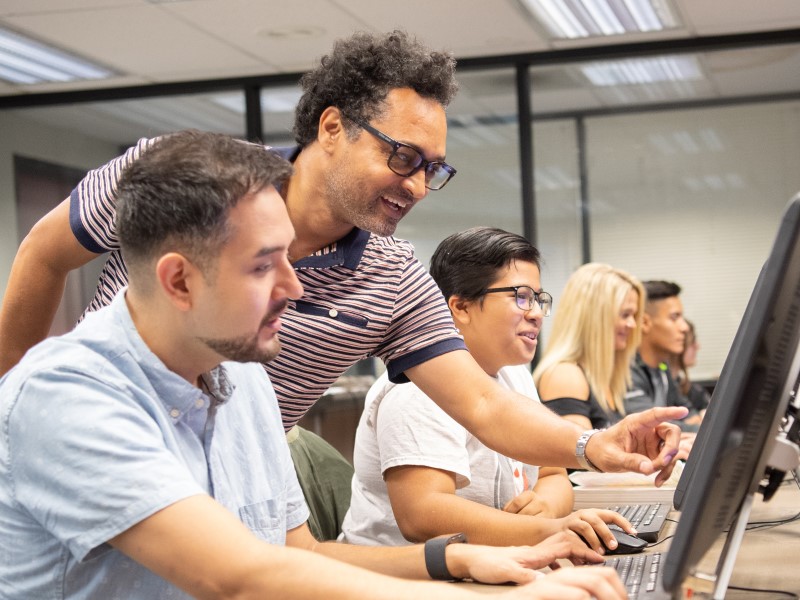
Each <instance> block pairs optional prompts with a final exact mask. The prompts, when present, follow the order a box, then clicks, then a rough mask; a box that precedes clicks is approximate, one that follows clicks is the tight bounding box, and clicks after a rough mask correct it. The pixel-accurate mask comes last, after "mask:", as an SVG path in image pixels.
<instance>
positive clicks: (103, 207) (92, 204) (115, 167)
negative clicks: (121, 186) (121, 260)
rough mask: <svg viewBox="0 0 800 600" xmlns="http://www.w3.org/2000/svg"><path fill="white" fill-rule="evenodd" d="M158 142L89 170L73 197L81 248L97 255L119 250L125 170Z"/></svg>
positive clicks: (144, 144) (140, 145) (72, 216)
mask: <svg viewBox="0 0 800 600" xmlns="http://www.w3.org/2000/svg"><path fill="white" fill-rule="evenodd" d="M156 139H157V138H155V139H141V140H139V142H138V143H137V144H136V145H135V146H133V147H131V148H129V149H128V151H127V152H125V154H123V155H122V156H119V157H117V158H115V159H113V160H111V161H109V162H107V163H106V164H105V165H103V166H102V167H99V168H97V169H94V170H92V171H89V172H88V173H87V174H86V176H85V177H84V178H83V179H82V180H81V181H80V183H78V185H77V187H76V188H75V189H74V190H72V193H71V194H70V208H69V224H70V228H71V229H72V233H73V234H74V235H75V237H76V238H77V240H78V241H79V242H80V243H81V245H82V246H83V247H84V248H86V249H87V250H89V251H90V252H95V253H96V254H103V253H104V252H109V251H111V250H117V249H119V240H118V239H117V232H116V228H115V226H114V217H115V215H116V200H117V199H116V190H117V183H118V182H119V178H120V176H121V175H122V172H123V170H124V169H125V168H126V167H127V166H128V165H130V164H131V163H132V162H133V161H135V160H136V159H137V158H139V156H141V154H142V152H144V151H145V150H147V149H148V148H150V147H151V146H152V145H153V143H154V142H155V141H156Z"/></svg>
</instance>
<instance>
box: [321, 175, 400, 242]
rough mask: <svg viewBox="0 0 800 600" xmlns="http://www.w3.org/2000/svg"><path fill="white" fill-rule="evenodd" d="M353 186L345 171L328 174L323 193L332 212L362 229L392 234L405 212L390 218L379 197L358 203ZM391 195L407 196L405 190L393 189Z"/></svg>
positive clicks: (383, 234)
mask: <svg viewBox="0 0 800 600" xmlns="http://www.w3.org/2000/svg"><path fill="white" fill-rule="evenodd" d="M353 187H354V186H352V184H351V182H350V180H349V179H348V178H347V175H346V174H345V173H340V172H334V173H332V174H330V175H329V176H328V178H327V179H326V181H325V194H326V196H327V197H328V202H329V203H331V204H332V207H333V211H334V214H335V215H336V216H337V217H338V218H339V219H342V220H346V221H347V222H348V223H350V224H351V225H353V226H354V227H358V228H359V229H361V230H363V231H369V232H371V233H374V234H375V235H378V236H381V237H385V236H390V235H393V234H394V232H395V230H396V229H397V224H398V223H399V221H400V219H401V218H402V217H403V216H405V213H403V214H402V215H401V216H398V218H397V220H392V219H390V218H389V217H387V216H386V215H385V214H384V213H383V211H382V210H381V208H380V206H379V205H380V202H381V200H380V198H377V199H376V200H375V201H374V202H373V203H369V204H359V202H358V201H357V200H356V198H358V197H359V196H358V194H359V192H360V190H358V189H353ZM361 193H363V192H361ZM393 195H395V196H398V197H406V198H408V193H407V192H405V191H395V192H394V193H393ZM409 202H411V199H409Z"/></svg>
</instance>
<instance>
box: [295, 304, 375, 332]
mask: <svg viewBox="0 0 800 600" xmlns="http://www.w3.org/2000/svg"><path fill="white" fill-rule="evenodd" d="M295 306H296V310H297V312H298V313H299V314H301V315H307V316H311V317H324V318H328V319H334V320H336V321H339V322H341V323H346V324H347V325H352V326H354V327H366V326H367V323H369V319H368V318H367V317H365V316H364V315H360V314H357V313H353V312H346V311H341V310H339V309H338V308H334V307H325V306H320V305H319V304H312V303H311V302H308V301H306V300H295Z"/></svg>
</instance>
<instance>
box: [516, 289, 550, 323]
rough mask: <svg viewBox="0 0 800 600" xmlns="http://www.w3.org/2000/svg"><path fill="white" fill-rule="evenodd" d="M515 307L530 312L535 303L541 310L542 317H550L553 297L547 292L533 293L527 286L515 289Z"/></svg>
mask: <svg viewBox="0 0 800 600" xmlns="http://www.w3.org/2000/svg"><path fill="white" fill-rule="evenodd" d="M516 296H517V306H519V307H520V308H521V309H522V310H530V309H532V308H533V304H534V302H536V303H537V304H538V305H539V307H540V308H541V309H542V312H543V313H544V316H545V317H547V316H550V309H551V308H552V306H553V297H552V296H551V295H550V294H548V293H547V292H538V293H537V292H534V291H533V289H532V288H529V287H528V286H522V287H520V288H518V289H517V294H516Z"/></svg>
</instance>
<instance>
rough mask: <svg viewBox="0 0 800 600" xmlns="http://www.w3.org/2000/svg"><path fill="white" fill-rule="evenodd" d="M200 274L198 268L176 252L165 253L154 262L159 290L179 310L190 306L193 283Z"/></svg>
mask: <svg viewBox="0 0 800 600" xmlns="http://www.w3.org/2000/svg"><path fill="white" fill-rule="evenodd" d="M202 276H203V275H202V273H200V270H199V269H198V268H197V267H196V266H195V265H194V264H193V263H192V262H191V261H190V260H189V259H188V258H186V257H185V256H184V255H182V254H179V253H178V252H169V253H167V254H165V255H163V256H162V257H161V258H159V259H158V262H157V263H156V279H157V280H158V284H159V286H160V287H161V291H162V293H163V294H164V295H165V296H166V297H167V298H168V299H169V300H170V302H172V304H174V305H175V306H176V307H177V308H178V309H179V310H183V311H186V310H189V309H190V308H191V307H192V288H193V284H194V281H196V280H197V278H199V277H202Z"/></svg>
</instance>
